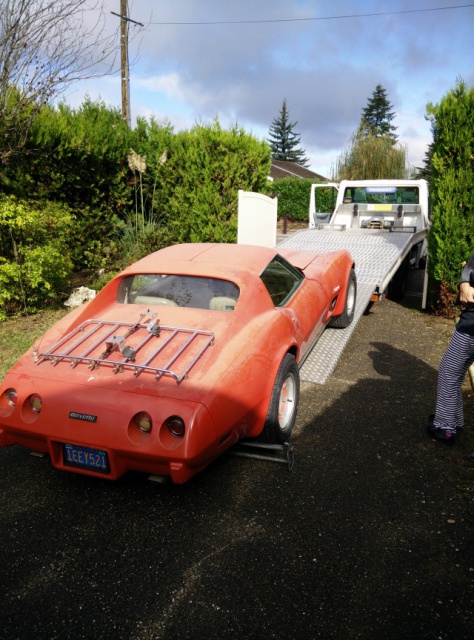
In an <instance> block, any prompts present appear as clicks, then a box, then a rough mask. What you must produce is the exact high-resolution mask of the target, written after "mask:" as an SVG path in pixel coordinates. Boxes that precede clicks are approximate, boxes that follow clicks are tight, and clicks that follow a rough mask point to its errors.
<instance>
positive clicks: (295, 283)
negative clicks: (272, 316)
mask: <svg viewBox="0 0 474 640" xmlns="http://www.w3.org/2000/svg"><path fill="white" fill-rule="evenodd" d="M260 277H261V278H262V280H263V284H264V285H265V286H266V288H267V290H268V293H269V294H270V297H271V299H272V300H273V304H274V305H275V307H281V306H282V305H284V304H285V303H286V302H287V301H288V300H289V298H290V297H291V295H292V294H293V293H294V292H295V291H296V289H297V288H298V287H299V285H300V284H301V282H302V281H303V280H304V275H303V274H302V273H300V272H299V271H298V270H297V269H295V268H294V267H293V265H291V264H290V263H289V262H287V261H286V260H284V259H283V258H282V257H281V256H279V255H277V256H275V257H274V258H273V260H272V261H271V262H270V263H269V264H268V265H267V266H266V267H265V269H264V271H263V273H262V275H261V276H260Z"/></svg>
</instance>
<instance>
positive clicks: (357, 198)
mask: <svg viewBox="0 0 474 640" xmlns="http://www.w3.org/2000/svg"><path fill="white" fill-rule="evenodd" d="M348 202H357V203H359V204H364V203H367V204H419V202H420V199H419V193H418V187H347V188H346V190H345V191H344V203H348Z"/></svg>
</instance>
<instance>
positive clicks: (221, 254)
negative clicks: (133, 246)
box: [127, 243, 276, 274]
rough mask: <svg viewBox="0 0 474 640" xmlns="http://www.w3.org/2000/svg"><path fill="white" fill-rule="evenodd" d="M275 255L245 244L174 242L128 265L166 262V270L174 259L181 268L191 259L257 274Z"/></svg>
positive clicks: (195, 263) (134, 267)
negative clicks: (174, 243) (175, 243)
mask: <svg viewBox="0 0 474 640" xmlns="http://www.w3.org/2000/svg"><path fill="white" fill-rule="evenodd" d="M275 255H276V251H275V249H270V248H268V247H260V246H253V245H245V244H223V243H222V244H211V243H190V244H177V245H173V246H171V247H166V248H165V249H160V251H156V252H155V253H152V254H150V255H149V256H146V257H145V258H142V259H141V260H139V261H138V262H136V263H135V264H133V265H132V266H131V267H129V269H130V270H133V271H134V272H135V273H136V272H137V271H140V270H142V271H144V272H150V271H153V270H155V269H157V267H158V266H159V265H166V270H167V271H168V272H169V270H170V269H171V268H172V266H171V264H170V263H176V266H178V263H179V266H180V269H181V268H182V267H183V263H192V264H193V266H198V264H203V263H205V264H206V266H207V267H210V266H212V265H215V267H216V268H219V269H221V268H222V267H227V268H233V269H236V270H241V271H251V272H253V273H257V274H260V273H261V272H262V271H263V270H264V268H265V267H266V266H267V264H268V263H269V262H270V260H272V259H273V258H274V256H275ZM190 267H191V264H190ZM127 271H128V269H127ZM191 271H195V269H194V268H193V269H191Z"/></svg>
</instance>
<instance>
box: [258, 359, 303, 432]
mask: <svg viewBox="0 0 474 640" xmlns="http://www.w3.org/2000/svg"><path fill="white" fill-rule="evenodd" d="M299 398H300V374H299V371H298V366H297V364H296V360H295V357H294V356H293V355H291V353H287V354H286V355H285V357H284V358H283V360H282V363H281V364H280V368H279V369H278V373H277V376H276V378H275V383H274V385H273V391H272V397H271V398H270V406H269V407H268V413H267V418H266V420H265V426H264V427H263V431H262V434H261V436H260V440H262V441H263V442H268V443H269V444H283V443H284V442H287V440H289V438H290V435H291V432H292V430H293V427H294V424H295V420H296V412H297V409H298V401H299Z"/></svg>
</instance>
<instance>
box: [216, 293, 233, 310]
mask: <svg viewBox="0 0 474 640" xmlns="http://www.w3.org/2000/svg"><path fill="white" fill-rule="evenodd" d="M236 304H237V300H234V298H227V297H225V296H216V297H215V298H211V301H210V302H209V309H210V310H211V311H233V310H234V309H235V305H236Z"/></svg>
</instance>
